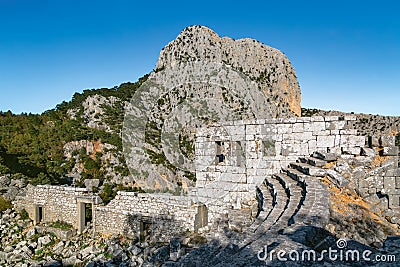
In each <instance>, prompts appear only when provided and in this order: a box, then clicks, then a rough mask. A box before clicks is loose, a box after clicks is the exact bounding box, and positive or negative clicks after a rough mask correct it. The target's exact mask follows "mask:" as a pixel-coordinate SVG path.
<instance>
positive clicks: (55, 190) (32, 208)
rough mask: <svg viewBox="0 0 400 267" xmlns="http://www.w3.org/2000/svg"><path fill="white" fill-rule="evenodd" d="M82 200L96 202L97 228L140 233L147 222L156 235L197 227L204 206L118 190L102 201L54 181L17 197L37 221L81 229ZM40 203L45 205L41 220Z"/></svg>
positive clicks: (17, 203) (94, 219)
mask: <svg viewBox="0 0 400 267" xmlns="http://www.w3.org/2000/svg"><path fill="white" fill-rule="evenodd" d="M82 203H83V204H84V203H90V204H92V223H93V226H94V230H95V232H98V233H103V234H125V235H131V236H135V235H137V236H138V235H139V234H141V233H142V232H143V231H144V230H143V227H144V226H146V227H147V228H149V229H147V230H148V231H150V232H151V234H152V235H156V236H160V237H162V236H164V237H165V236H173V235H174V234H178V233H182V232H185V231H193V230H197V229H195V219H196V218H198V217H199V214H198V213H199V212H198V210H199V209H198V207H199V206H201V204H195V203H193V201H192V200H191V199H189V198H187V197H180V196H173V195H170V194H143V193H134V192H118V193H117V196H116V197H115V198H114V199H113V200H112V201H111V202H110V203H109V204H108V205H102V203H101V199H100V198H99V197H98V196H97V195H96V194H93V193H92V192H89V191H88V190H87V189H85V188H74V187H64V186H50V185H39V186H29V188H28V190H27V193H26V195H25V196H19V197H17V199H16V200H15V201H14V204H15V206H16V207H17V208H18V209H25V210H26V211H27V212H28V214H29V217H30V218H32V219H33V220H34V221H35V222H36V223H39V222H54V221H63V222H66V223H69V224H71V225H73V226H74V227H76V228H77V229H78V231H82V230H83V229H84V227H85V209H84V208H83V209H82V207H81V205H82ZM38 207H41V209H42V216H43V217H42V218H41V220H40V221H39V219H38V218H37V217H38V214H37V213H38ZM203 214H204V211H203V210H202V214H200V215H201V216H206V215H207V214H206V213H205V215H203ZM196 215H197V217H196ZM200 219H202V218H200ZM198 220H199V219H198ZM200 221H201V220H200ZM201 226H204V223H202V224H200V227H201Z"/></svg>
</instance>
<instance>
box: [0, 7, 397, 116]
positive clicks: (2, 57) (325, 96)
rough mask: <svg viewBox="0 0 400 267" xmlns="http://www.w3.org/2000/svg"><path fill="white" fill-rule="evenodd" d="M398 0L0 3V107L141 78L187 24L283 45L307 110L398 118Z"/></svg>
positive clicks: (33, 106)
mask: <svg viewBox="0 0 400 267" xmlns="http://www.w3.org/2000/svg"><path fill="white" fill-rule="evenodd" d="M399 10H400V4H398V1H394V0H393V1H386V0H383V1H368V0H367V1H341V0H337V1H240V2H234V1H201V2H200V1H198V2H190V1H189V2H188V1H161V2H157V1H145V2H142V1H140V2H136V1H118V0H114V1H101V0H97V1H75V0H68V1H64V0H54V1H52V0H47V1H45V0H35V1H33V0H32V1H28V0H26V1H23V0H0V110H3V111H6V110H11V111H13V112H15V113H20V112H28V113H29V112H32V113H41V112H43V111H44V110H47V109H50V108H53V107H55V105H56V104H58V103H60V102H62V101H63V100H70V99H71V97H72V95H73V94H74V92H82V90H84V89H89V88H101V87H113V86H115V85H119V84H120V83H122V82H126V81H136V80H137V79H138V78H139V77H141V76H142V75H144V74H146V73H148V72H150V71H151V70H152V69H153V68H154V67H155V64H156V61H157V58H158V55H159V52H160V50H161V49H162V48H163V47H164V46H165V45H166V44H167V43H168V42H170V41H171V40H173V39H174V38H175V37H176V36H177V35H178V34H179V32H180V31H181V30H182V29H184V28H185V27H186V26H189V25H195V24H196V25H205V26H208V27H210V28H212V29H213V30H215V31H216V32H217V33H218V34H219V35H220V36H229V37H233V38H235V39H238V38H243V37H251V38H254V39H257V40H259V41H261V42H263V43H265V44H267V45H270V46H273V47H275V48H278V49H279V50H281V51H283V52H284V53H285V54H286V55H287V56H288V57H289V59H290V60H291V62H292V64H293V66H294V68H295V70H296V73H297V76H298V79H299V83H300V86H301V90H302V106H304V107H315V108H321V109H328V110H329V109H332V110H342V111H348V112H350V111H354V112H363V113H373V114H384V115H397V116H400V105H399V104H398V103H399V101H400V88H399V78H400V67H399V62H400V16H399V14H398V12H399Z"/></svg>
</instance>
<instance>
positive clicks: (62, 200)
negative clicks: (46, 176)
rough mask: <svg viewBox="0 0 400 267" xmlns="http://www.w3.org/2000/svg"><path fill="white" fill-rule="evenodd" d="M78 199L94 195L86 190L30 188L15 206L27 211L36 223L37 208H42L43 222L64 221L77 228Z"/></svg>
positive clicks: (59, 187)
mask: <svg viewBox="0 0 400 267" xmlns="http://www.w3.org/2000/svg"><path fill="white" fill-rule="evenodd" d="M78 197H84V198H86V197H92V195H91V194H90V193H89V192H88V190H87V189H85V188H75V187H66V186H51V185H38V186H29V187H28V188H27V192H26V196H24V197H21V196H19V197H17V198H16V200H15V201H14V204H15V205H16V206H17V207H18V208H19V209H25V210H26V211H27V212H28V214H29V217H30V218H32V219H33V220H34V221H35V223H37V220H38V216H39V215H38V214H37V213H38V210H37V208H38V207H41V208H42V218H41V219H42V221H43V222H55V221H63V222H66V223H69V224H71V225H73V226H75V227H76V226H77V221H78V205H77V198H78ZM93 197H94V196H93Z"/></svg>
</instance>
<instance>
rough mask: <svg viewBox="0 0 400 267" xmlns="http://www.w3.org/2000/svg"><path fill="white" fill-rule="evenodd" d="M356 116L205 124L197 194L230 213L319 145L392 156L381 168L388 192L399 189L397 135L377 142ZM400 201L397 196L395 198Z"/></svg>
mask: <svg viewBox="0 0 400 267" xmlns="http://www.w3.org/2000/svg"><path fill="white" fill-rule="evenodd" d="M355 120H356V116H354V115H346V116H326V117H320V116H314V117H303V118H287V119H267V120H253V121H252V120H247V121H234V122H226V123H225V124H224V125H215V126H211V127H204V128H201V129H199V130H198V132H197V134H196V144H195V145H196V179H197V181H196V188H195V189H194V190H192V192H191V194H193V195H197V197H198V199H199V200H200V201H201V202H204V203H210V205H211V206H214V207H216V208H215V209H214V208H213V207H210V209H211V210H212V211H215V212H216V213H218V212H222V213H224V212H226V208H243V206H246V204H247V203H249V201H251V199H254V196H255V188H256V187H257V186H259V185H260V184H261V183H262V182H263V181H264V179H265V177H266V176H268V175H272V174H274V173H278V172H280V170H281V169H282V168H286V167H287V166H288V164H289V163H291V162H294V161H296V160H297V159H298V158H299V157H309V156H310V155H311V154H312V153H313V152H315V151H323V152H330V153H334V154H338V155H342V156H344V157H356V156H360V155H361V154H362V153H364V152H365V151H366V150H367V149H368V148H369V149H375V150H379V153H380V155H381V156H383V157H391V158H386V159H385V160H386V162H387V163H388V164H389V163H390V166H389V167H387V168H383V169H382V171H381V172H380V173H381V174H382V176H381V178H380V179H381V180H382V183H380V184H381V186H382V189H383V188H385V190H384V191H383V192H389V194H390V195H393V194H395V195H396V194H397V192H398V189H397V187H396V186H399V182H400V181H399V180H398V179H399V178H396V177H397V176H398V175H397V173H400V172H394V173H390V172H387V171H388V170H389V169H393V168H397V160H398V156H397V154H398V151H397V149H396V147H395V144H394V138H393V139H391V138H390V137H388V138H386V139H385V138H383V139H382V138H381V139H379V140H383V141H379V142H380V143H379V142H378V143H377V144H375V143H376V140H375V139H374V138H368V137H364V136H359V135H358V133H357V130H355V129H352V128H351V125H352V124H353V122H354V121H355ZM374 142H375V143H374ZM373 147H375V148H373ZM364 148H365V149H364ZM221 151H222V152H221ZM220 153H224V156H223V157H222V158H223V161H222V162H220V160H219V158H221V157H217V156H218V155H217V154H220ZM392 172H393V170H392ZM383 177H385V178H383ZM376 188H377V187H375V185H374V184H367V190H370V191H371V192H372V191H374V192H377V191H376ZM396 201H397V202H396ZM398 201H399V199H398V197H397V200H396V199H395V200H392V203H395V204H396V203H398Z"/></svg>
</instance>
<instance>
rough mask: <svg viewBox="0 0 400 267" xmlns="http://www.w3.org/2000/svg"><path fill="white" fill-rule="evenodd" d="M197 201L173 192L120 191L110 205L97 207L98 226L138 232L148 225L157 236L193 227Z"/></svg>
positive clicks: (99, 229)
mask: <svg viewBox="0 0 400 267" xmlns="http://www.w3.org/2000/svg"><path fill="white" fill-rule="evenodd" d="M198 206H199V205H197V204H194V203H193V202H192V201H191V200H190V199H189V198H186V197H180V196H172V195H169V194H143V193H134V192H118V194H117V196H116V197H115V199H113V200H112V201H111V202H110V203H109V204H108V205H107V206H99V207H97V208H96V210H95V213H96V221H95V227H96V231H97V232H101V233H113V234H115V233H121V232H122V233H124V234H126V235H137V234H138V233H139V232H140V231H141V227H142V228H143V224H146V225H148V226H149V227H150V228H151V229H149V231H150V232H151V234H153V235H157V236H163V235H164V236H172V235H173V233H180V232H184V231H193V230H194V222H195V216H196V214H197V212H198Z"/></svg>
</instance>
